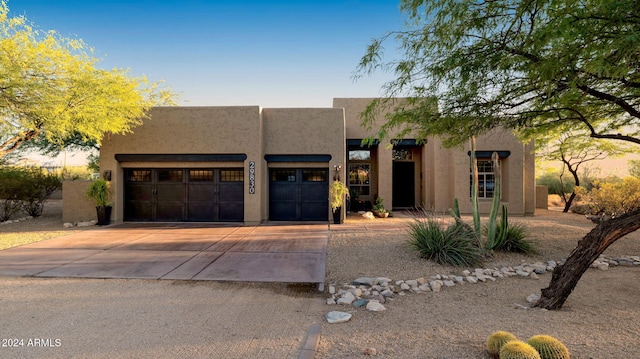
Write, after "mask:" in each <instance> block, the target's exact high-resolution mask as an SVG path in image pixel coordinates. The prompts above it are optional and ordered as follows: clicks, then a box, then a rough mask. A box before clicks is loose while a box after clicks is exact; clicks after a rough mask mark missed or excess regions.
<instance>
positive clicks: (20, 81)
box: [0, 1, 172, 158]
mask: <svg viewBox="0 0 640 359" xmlns="http://www.w3.org/2000/svg"><path fill="white" fill-rule="evenodd" d="M97 64H98V60H97V59H95V58H94V57H93V56H92V49H90V48H88V47H87V45H86V44H84V43H83V42H82V41H81V40H78V39H69V38H65V37H62V36H60V35H59V34H57V33H56V32H54V31H48V32H41V31H38V30H36V29H35V28H34V26H33V25H32V24H31V23H29V22H28V21H27V19H26V18H24V17H10V16H9V9H8V7H7V4H6V2H5V1H0V158H1V157H3V156H5V155H6V154H8V153H10V152H12V151H15V150H16V149H18V148H19V147H20V146H21V145H23V144H24V143H26V142H29V141H33V140H35V139H39V140H40V141H45V142H47V143H51V144H56V145H64V144H65V143H66V142H67V141H70V140H72V139H74V138H75V139H80V140H81V141H82V142H83V143H89V144H99V143H100V140H101V139H102V136H103V134H104V133H105V132H110V133H119V134H122V133H127V132H130V131H131V129H132V128H133V127H135V126H137V125H139V124H140V123H141V121H142V120H143V119H144V118H145V114H146V111H147V110H148V109H149V108H150V107H151V106H154V105H158V104H170V103H171V102H172V94H171V92H170V91H168V90H167V89H162V88H160V87H159V84H157V83H151V84H150V83H148V81H147V79H146V78H145V77H144V76H142V77H129V75H128V73H127V71H125V70H122V69H112V70H103V69H99V68H97V67H96V66H97Z"/></svg>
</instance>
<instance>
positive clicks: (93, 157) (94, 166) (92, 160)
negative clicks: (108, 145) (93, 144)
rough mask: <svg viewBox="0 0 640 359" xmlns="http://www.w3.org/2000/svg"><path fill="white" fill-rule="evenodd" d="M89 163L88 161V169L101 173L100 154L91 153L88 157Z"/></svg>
mask: <svg viewBox="0 0 640 359" xmlns="http://www.w3.org/2000/svg"><path fill="white" fill-rule="evenodd" d="M87 160H88V161H89V163H87V170H89V172H92V173H100V155H99V154H94V153H92V154H90V155H89V156H88V157H87Z"/></svg>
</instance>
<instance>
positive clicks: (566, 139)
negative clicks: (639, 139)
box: [536, 129, 631, 213]
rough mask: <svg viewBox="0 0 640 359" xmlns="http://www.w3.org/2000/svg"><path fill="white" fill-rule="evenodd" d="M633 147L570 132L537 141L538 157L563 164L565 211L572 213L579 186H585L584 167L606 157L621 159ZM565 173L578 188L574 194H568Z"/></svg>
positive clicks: (555, 134) (546, 136) (562, 183)
mask: <svg viewBox="0 0 640 359" xmlns="http://www.w3.org/2000/svg"><path fill="white" fill-rule="evenodd" d="M630 150H631V148H630V147H629V146H624V145H622V144H619V143H614V142H613V141H609V140H602V139H593V138H590V137H589V136H586V135H585V134H584V133H576V132H575V131H572V130H570V129H568V130H566V131H561V132H560V133H554V132H549V133H547V134H546V135H544V136H542V137H539V138H537V139H536V155H537V156H538V157H540V158H543V159H546V160H549V161H560V162H561V163H562V170H561V171H560V187H561V189H562V194H561V196H562V199H563V200H564V203H565V205H564V210H563V212H565V213H566V212H569V209H570V208H571V204H572V203H573V200H574V199H575V198H576V196H577V193H576V191H575V187H578V186H580V185H581V181H580V176H579V170H580V167H581V166H582V165H586V164H587V163H589V162H593V161H598V160H603V159H605V158H610V157H616V156H620V155H622V154H624V153H627V152H628V151H630ZM565 170H566V171H568V172H569V174H570V175H571V177H572V179H573V183H574V184H575V186H574V187H573V188H574V189H573V190H571V191H570V192H571V193H570V194H569V193H568V191H565V190H564V188H565V185H564V184H565V179H564V175H565Z"/></svg>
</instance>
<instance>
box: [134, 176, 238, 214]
mask: <svg viewBox="0 0 640 359" xmlns="http://www.w3.org/2000/svg"><path fill="white" fill-rule="evenodd" d="M243 179H244V170H243V169H242V168H231V169H215V168H212V169H127V170H125V217H124V219H125V220H128V221H132V220H135V221H143V220H144V221H172V222H173V221H207V222H214V221H243V220H244V183H243Z"/></svg>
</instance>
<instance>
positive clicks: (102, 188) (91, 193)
mask: <svg viewBox="0 0 640 359" xmlns="http://www.w3.org/2000/svg"><path fill="white" fill-rule="evenodd" d="M86 196H87V198H88V199H90V200H92V201H93V203H94V204H95V206H96V207H104V206H111V205H112V204H111V202H110V201H109V197H110V196H111V185H110V183H109V182H108V181H106V180H104V179H102V178H99V179H97V180H95V181H93V182H92V183H91V185H89V187H88V188H87V192H86Z"/></svg>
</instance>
